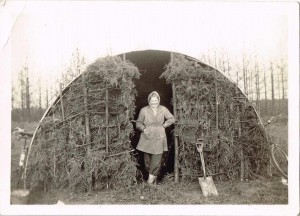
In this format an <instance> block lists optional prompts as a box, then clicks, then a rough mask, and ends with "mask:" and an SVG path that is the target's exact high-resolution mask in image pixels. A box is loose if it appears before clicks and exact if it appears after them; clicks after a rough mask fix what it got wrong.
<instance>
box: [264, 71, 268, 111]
mask: <svg viewBox="0 0 300 216" xmlns="http://www.w3.org/2000/svg"><path fill="white" fill-rule="evenodd" d="M264 88H265V115H268V94H267V93H268V92H267V78H266V70H265V67H264Z"/></svg>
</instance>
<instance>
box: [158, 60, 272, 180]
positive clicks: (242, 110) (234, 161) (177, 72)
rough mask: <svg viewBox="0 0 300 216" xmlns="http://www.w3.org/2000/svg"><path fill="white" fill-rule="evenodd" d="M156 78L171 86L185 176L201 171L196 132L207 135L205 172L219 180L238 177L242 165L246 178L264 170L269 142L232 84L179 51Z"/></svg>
mask: <svg viewBox="0 0 300 216" xmlns="http://www.w3.org/2000/svg"><path fill="white" fill-rule="evenodd" d="M161 77H162V78H165V79H166V80H167V82H169V83H172V84H173V88H175V98H173V105H174V108H175V109H176V113H177V123H176V126H175V135H176V136H177V137H178V139H179V164H180V173H181V175H182V176H183V178H184V179H190V178H192V177H193V178H194V177H195V176H199V175H203V174H202V170H201V162H200V157H199V153H198V152H197V150H196V147H195V143H196V140H197V139H198V138H200V137H205V139H206V145H205V147H204V157H205V162H206V169H207V173H208V174H219V175H217V176H216V178H217V179H219V180H228V179H236V178H239V177H240V173H241V169H243V170H244V171H243V172H244V174H243V175H244V176H243V177H245V178H250V177H251V176H252V175H263V174H266V170H267V164H268V161H269V156H268V146H267V144H266V142H265V141H266V139H265V136H264V133H263V131H262V130H261V129H260V128H259V127H257V125H258V122H259V120H258V116H257V115H256V113H255V111H254V109H253V107H252V106H249V102H248V100H247V99H246V98H245V96H244V95H243V94H242V93H241V92H240V90H239V89H237V87H236V86H235V85H234V84H233V83H231V82H230V81H229V80H228V79H227V78H225V77H224V76H222V74H220V73H219V72H217V71H215V70H213V69H211V68H209V67H202V66H201V65H200V64H199V63H195V62H193V61H189V60H187V59H185V57H184V56H182V55H174V57H173V58H172V60H171V62H170V63H169V64H168V65H167V66H166V70H165V71H164V73H163V74H162V75H161ZM239 131H240V132H239ZM241 167H242V168H241Z"/></svg>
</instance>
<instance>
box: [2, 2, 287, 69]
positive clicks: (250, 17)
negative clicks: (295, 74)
mask: <svg viewBox="0 0 300 216" xmlns="http://www.w3.org/2000/svg"><path fill="white" fill-rule="evenodd" d="M6 4H7V5H6V7H7V8H8V9H9V10H11V11H12V13H11V14H12V20H11V24H14V27H13V29H12V30H11V31H10V32H9V36H10V39H9V42H8V44H7V45H6V46H10V47H11V52H12V61H13V65H12V70H13V74H15V73H17V72H18V70H20V68H21V67H22V66H23V65H24V64H28V65H29V66H30V67H31V68H32V70H33V72H34V73H46V74H48V73H58V71H59V70H61V69H62V67H63V65H67V64H68V62H69V61H70V57H71V54H72V52H74V51H75V49H76V48H79V50H80V51H81V53H82V54H83V56H85V57H86V58H87V60H88V61H89V62H91V61H94V60H95V59H96V58H99V57H102V56H105V55H108V54H109V55H115V54H119V53H122V52H127V51H133V50H143V49H160V50H170V51H178V52H181V53H184V54H188V55H190V56H193V57H196V58H199V56H200V54H201V53H202V52H203V51H205V50H207V49H214V48H216V47H223V48H225V49H227V50H230V52H232V53H233V54H238V53H240V52H241V51H242V50H246V51H247V52H254V51H255V52H257V53H258V54H259V55H260V56H262V57H266V58H275V57H277V56H278V55H279V54H280V50H281V49H286V44H287V22H288V13H289V5H288V4H284V3H274V2H273V3H262V2H261V3H249V2H248V3H246V2H243V3H242V2H227V3H220V2H218V3H216V2H212V3H208V2H197V1H189V3H186V2H181V1H175V2H162V1H148V2H136V1H131V2H122V1H117V2H110V1H108V2H102V1H101V2H100V1H64V2H55V1H54V2H52V1H51V2H50V1H26V2H24V1H15V2H14V1H13V2H7V3H6ZM16 15H17V18H16V21H14V17H15V16H16ZM8 30H9V27H8ZM2 37H4V38H1V39H4V41H5V37H7V34H6V35H5V34H4V36H2ZM1 45H2V43H1ZM1 47H3V45H2V46H1Z"/></svg>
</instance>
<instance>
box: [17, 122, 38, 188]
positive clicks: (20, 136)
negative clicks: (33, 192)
mask: <svg viewBox="0 0 300 216" xmlns="http://www.w3.org/2000/svg"><path fill="white" fill-rule="evenodd" d="M13 134H16V135H17V137H18V140H20V139H24V143H23V145H22V149H21V153H20V159H19V167H18V169H17V188H19V186H20V182H21V180H22V179H24V170H25V161H26V159H27V154H28V146H27V139H31V138H32V137H33V133H31V132H25V131H24V129H22V128H19V127H16V128H15V129H14V132H13Z"/></svg>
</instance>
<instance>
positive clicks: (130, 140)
mask: <svg viewBox="0 0 300 216" xmlns="http://www.w3.org/2000/svg"><path fill="white" fill-rule="evenodd" d="M152 91H157V92H158V93H159V94H160V97H161V104H162V105H164V106H166V107H167V108H168V109H169V110H170V111H171V112H172V113H173V114H174V116H175V118H176V123H175V124H174V125H173V126H172V127H171V128H168V129H167V131H166V132H167V138H168V147H169V152H168V153H166V154H165V155H164V160H163V165H162V169H161V171H160V177H159V178H160V179H163V178H164V175H165V174H169V175H173V176H174V181H176V182H177V181H190V180H194V179H197V177H199V176H203V171H202V168H201V162H200V157H199V153H198V151H197V149H196V146H195V143H196V142H197V140H198V139H200V138H201V139H203V140H204V142H205V146H204V157H205V161H206V172H207V173H208V174H209V175H213V176H214V179H216V180H220V181H227V180H232V179H246V178H248V179H251V178H253V177H255V176H260V175H266V173H267V171H268V164H269V156H268V146H267V142H266V136H265V133H264V130H263V129H262V127H259V125H260V124H261V120H260V117H259V116H258V114H257V112H256V110H255V109H254V107H253V106H252V105H251V103H250V102H249V100H248V99H247V98H246V96H245V95H244V94H243V93H242V92H241V90H240V89H239V88H238V87H237V86H236V85H235V84H234V83H233V82H232V81H231V80H229V79H228V78H226V77H225V76H224V75H223V74H222V73H221V72H219V71H218V70H216V69H215V68H213V67H211V66H209V65H206V64H205V63H203V62H201V61H199V60H197V59H194V58H191V57H189V56H186V55H184V54H180V53H173V52H169V51H159V50H144V51H133V52H128V53H123V54H120V55H116V56H108V57H104V58H100V59H97V60H96V61H95V62H94V63H92V64H90V65H89V66H88V67H87V68H86V70H85V71H84V72H83V73H82V74H80V75H79V76H78V77H77V78H76V79H74V80H73V81H72V82H71V83H70V84H69V85H68V86H66V87H65V88H64V89H62V90H61V93H60V95H58V97H57V98H56V100H55V101H54V102H53V104H51V106H50V107H49V108H48V109H47V111H46V112H45V114H44V116H43V117H42V119H41V121H40V124H39V126H38V127H37V129H36V131H35V133H34V137H33V139H32V142H31V144H30V148H29V155H28V158H27V168H26V179H25V180H26V182H25V184H26V186H27V187H30V184H35V183H36V184H39V183H41V184H43V185H44V188H45V189H49V188H50V187H55V188H66V187H67V188H70V190H76V191H77V190H80V191H87V190H91V189H93V188H95V187H96V185H97V188H100V189H101V188H107V187H108V188H128V187H131V186H132V185H135V184H136V183H138V182H139V181H141V179H142V178H145V177H144V176H143V173H144V168H143V164H142V162H141V161H142V159H141V154H139V152H137V150H135V147H136V145H137V143H138V140H139V136H140V133H139V131H138V130H137V129H136V128H135V122H134V120H136V119H137V115H138V113H139V111H140V109H141V108H142V107H143V106H146V105H147V96H148V94H149V93H150V92H152Z"/></svg>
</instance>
